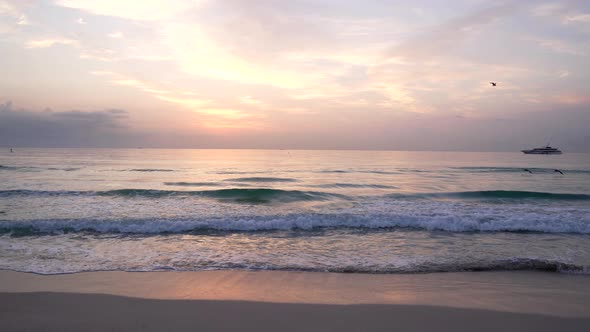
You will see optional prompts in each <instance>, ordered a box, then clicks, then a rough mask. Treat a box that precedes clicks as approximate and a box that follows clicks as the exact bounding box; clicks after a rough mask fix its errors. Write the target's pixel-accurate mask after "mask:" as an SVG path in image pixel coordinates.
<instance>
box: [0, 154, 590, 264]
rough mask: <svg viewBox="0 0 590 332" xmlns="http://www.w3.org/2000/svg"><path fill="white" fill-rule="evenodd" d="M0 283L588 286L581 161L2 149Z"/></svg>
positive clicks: (589, 242)
mask: <svg viewBox="0 0 590 332" xmlns="http://www.w3.org/2000/svg"><path fill="white" fill-rule="evenodd" d="M524 169H528V170H530V171H531V172H532V173H529V172H528V171H524ZM555 169H559V170H561V171H562V172H563V173H564V174H563V175H562V174H560V173H558V172H555ZM0 269H11V270H17V271H30V272H37V273H66V272H78V271H94V270H125V271H152V270H203V269H287V270H309V271H346V272H372V273H412V272H441V271H463V270H511V269H514V270H522V269H535V270H548V271H560V272H575V273H588V272H589V271H590V154H575V153H565V154H563V155H561V156H534V155H524V154H521V153H457V152H386V151H302V150H152V149H133V150H124V149H17V150H16V151H15V153H9V151H7V150H6V149H5V150H3V151H1V152H0Z"/></svg>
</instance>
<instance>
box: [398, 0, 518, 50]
mask: <svg viewBox="0 0 590 332" xmlns="http://www.w3.org/2000/svg"><path fill="white" fill-rule="evenodd" d="M514 9H515V5H506V4H503V5H499V6H494V7H489V8H485V9H482V10H479V11H476V12H473V13H469V14H467V15H464V16H462V17H458V18H455V19H452V20H450V21H448V22H446V23H443V24H441V25H439V26H436V27H433V28H432V29H430V31H429V32H427V33H424V34H422V35H419V36H417V37H414V38H411V39H409V40H407V41H405V42H402V43H401V44H399V45H396V46H394V47H393V48H391V49H390V50H389V52H388V53H387V57H388V58H400V57H401V58H405V59H409V60H416V59H421V60H424V59H427V58H432V57H437V56H441V55H445V54H448V53H450V52H452V51H454V49H455V48H456V47H457V46H458V45H459V44H460V43H461V42H462V41H463V40H465V39H466V38H467V37H468V36H470V35H471V34H473V32H474V31H476V28H477V27H479V26H482V25H486V24H490V23H492V22H493V21H495V20H497V19H499V18H501V17H503V16H506V15H508V14H510V13H512V12H513V11H514Z"/></svg>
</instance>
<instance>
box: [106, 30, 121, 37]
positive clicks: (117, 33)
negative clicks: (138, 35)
mask: <svg viewBox="0 0 590 332" xmlns="http://www.w3.org/2000/svg"><path fill="white" fill-rule="evenodd" d="M109 37H111V38H123V33H122V32H121V31H116V32H113V33H109Z"/></svg>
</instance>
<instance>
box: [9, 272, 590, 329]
mask: <svg viewBox="0 0 590 332" xmlns="http://www.w3.org/2000/svg"><path fill="white" fill-rule="evenodd" d="M0 293H78V294H104V295H113V296H123V297H131V298H140V299H154V300H211V301H252V302H267V303H285V304H326V305H360V304H382V305H392V304H395V305H426V306H442V307H452V308H465V309H482V310H494V311H504V312H513V313H526V314H541V315H551V316H561V317H585V318H590V310H586V308H588V307H590V277H588V276H587V275H576V274H561V273H547V272H537V271H493V272H445V273H427V274H349V273H333V272H297V271H242V270H213V271H197V272H178V271H162V272H121V271H105V272H80V273H72V274H57V275H40V274H34V273H28V272H14V271H4V270H3V271H0Z"/></svg>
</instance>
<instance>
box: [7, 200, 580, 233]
mask: <svg viewBox="0 0 590 332" xmlns="http://www.w3.org/2000/svg"><path fill="white" fill-rule="evenodd" d="M214 192H215V193H214V194H213V195H221V196H222V197H224V198H227V197H230V198H234V196H232V195H233V193H232V192H231V191H230V192H225V191H214ZM289 195H290V194H289ZM293 195H295V198H296V199H301V197H300V196H299V195H307V194H306V193H294V194H293ZM239 197H241V198H242V199H243V196H239ZM304 197H307V196H304ZM256 199H260V198H258V197H257V198H256ZM323 228H360V229H414V230H429V231H445V232H517V233H522V232H541V233H571V234H590V217H589V216H587V215H585V214H583V213H582V214H577V215H569V216H568V217H567V218H564V217H563V216H561V215H559V214H558V215H546V214H542V213H539V214H530V215H515V214H510V213H507V214H505V215H488V214H485V213H481V214H479V213H472V214H466V215H448V214H447V215H428V214H425V215H416V214H412V213H408V214H392V213H388V214H348V213H342V214H320V213H293V214H285V215H253V216H248V215H238V216H227V217H194V218H190V217H183V218H165V217H163V218H151V219H150V218H147V219H136V218H123V219H55V220H22V221H15V220H2V219H0V231H1V232H2V233H13V234H16V235H33V234H39V233H49V234H51V233H62V232H84V231H90V232H97V233H131V234H158V233H190V232H202V231H209V230H214V231H230V232H244V231H246V232H254V231H274V230H306V231H312V230H318V229H323Z"/></svg>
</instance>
